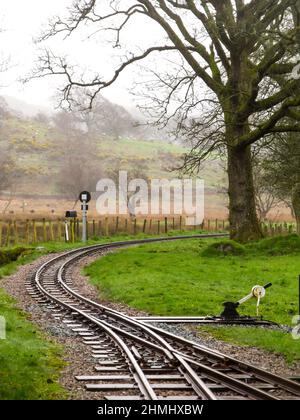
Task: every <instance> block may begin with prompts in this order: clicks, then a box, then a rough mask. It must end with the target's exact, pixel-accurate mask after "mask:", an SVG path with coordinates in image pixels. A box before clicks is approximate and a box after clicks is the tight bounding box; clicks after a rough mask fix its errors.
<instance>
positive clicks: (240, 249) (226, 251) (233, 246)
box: [201, 239, 246, 257]
mask: <svg viewBox="0 0 300 420" xmlns="http://www.w3.org/2000/svg"><path fill="white" fill-rule="evenodd" d="M245 252H246V249H245V247H244V246H243V245H241V244H239V243H238V242H235V241H232V240H230V239H228V240H223V241H218V242H214V243H213V244H211V245H209V246H208V247H206V248H205V249H204V250H203V251H202V252H201V255H202V256H203V257H219V256H227V255H244V254H245Z"/></svg>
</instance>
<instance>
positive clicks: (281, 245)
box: [247, 233, 300, 255]
mask: <svg viewBox="0 0 300 420" xmlns="http://www.w3.org/2000/svg"><path fill="white" fill-rule="evenodd" d="M247 248H248V249H249V251H250V252H251V251H252V252H254V253H257V252H259V253H263V254H267V255H287V254H291V253H295V252H300V237H299V236H298V235H297V234H295V233H293V234H291V235H286V236H275V237H273V238H266V239H262V240H260V241H258V242H252V243H250V244H248V245H247Z"/></svg>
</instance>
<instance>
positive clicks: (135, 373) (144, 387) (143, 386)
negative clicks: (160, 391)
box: [35, 259, 157, 400]
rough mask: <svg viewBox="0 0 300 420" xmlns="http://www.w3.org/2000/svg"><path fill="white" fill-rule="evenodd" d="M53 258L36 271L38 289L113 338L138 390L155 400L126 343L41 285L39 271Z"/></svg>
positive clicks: (153, 393)
mask: <svg viewBox="0 0 300 420" xmlns="http://www.w3.org/2000/svg"><path fill="white" fill-rule="evenodd" d="M54 260H55V259H54ZM54 260H51V261H49V262H48V263H45V264H44V265H43V266H42V267H41V270H39V271H38V272H37V273H36V276H35V283H36V285H37V287H38V288H39V290H40V291H41V292H42V293H43V294H44V295H46V296H47V297H48V298H49V299H50V300H51V301H55V302H56V303H57V304H58V305H60V306H63V307H65V308H66V309H67V310H71V311H73V312H76V313H78V315H81V316H82V317H84V318H85V319H87V320H89V321H90V322H92V323H94V324H96V325H97V326H98V327H100V328H101V329H103V330H104V331H105V332H106V333H107V334H108V335H109V336H110V337H111V338H112V339H113V340H114V342H115V343H116V344H117V345H118V347H119V348H120V349H121V350H123V351H124V352H125V354H126V356H127V357H128V359H129V360H130V362H131V365H132V369H133V376H135V377H137V383H138V386H139V388H140V391H141V392H142V393H143V395H144V396H145V398H146V399H150V400H157V396H156V394H155V392H154V391H153V389H152V387H151V385H150V383H149V382H148V380H147V378H146V377H145V375H144V373H143V371H142V369H141V368H140V366H139V364H138V362H137V360H136V359H135V357H134V355H133V353H132V352H131V350H130V349H129V347H128V346H127V345H126V343H125V342H124V341H123V340H122V339H121V338H120V337H119V336H118V335H117V334H116V333H115V332H114V331H113V330H112V329H111V328H110V327H109V326H108V325H105V323H103V322H102V321H100V320H98V319H96V318H94V317H92V316H90V315H88V314H87V313H85V312H83V311H81V310H80V309H78V308H76V307H75V306H73V305H69V304H67V303H65V302H63V301H62V300H60V299H58V298H56V297H55V296H53V295H51V293H49V292H48V291H47V290H46V289H45V288H44V287H43V286H42V285H41V283H40V279H39V276H40V273H41V271H43V270H44V269H45V268H46V267H47V266H48V265H49V263H50V262H53V261H54Z"/></svg>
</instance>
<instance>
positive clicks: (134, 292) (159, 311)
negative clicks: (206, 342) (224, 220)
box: [85, 235, 300, 361]
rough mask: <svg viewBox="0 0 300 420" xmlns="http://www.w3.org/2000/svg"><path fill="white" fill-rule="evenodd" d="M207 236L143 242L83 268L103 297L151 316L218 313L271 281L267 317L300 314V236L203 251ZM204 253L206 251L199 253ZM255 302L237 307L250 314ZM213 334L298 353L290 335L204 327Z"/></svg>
mask: <svg viewBox="0 0 300 420" xmlns="http://www.w3.org/2000/svg"><path fill="white" fill-rule="evenodd" d="M210 243H211V240H186V241H182V242H176V243H174V242H173V243H162V244H154V245H151V244H150V245H142V246H139V247H135V248H131V249H127V250H121V251H118V252H116V253H114V254H109V255H107V256H106V257H104V258H102V259H100V260H99V261H96V262H94V263H93V264H91V265H90V266H89V267H88V268H86V270H85V273H86V274H87V275H89V276H90V279H91V282H92V283H93V284H95V285H97V287H98V288H99V292H100V295H101V296H103V297H105V298H107V299H111V300H114V301H119V302H123V303H125V304H127V305H130V306H132V307H135V308H137V309H141V310H145V311H147V312H149V313H150V314H153V315H207V314H218V313H220V312H221V310H222V302H224V301H226V300H237V299H239V298H241V297H243V296H245V295H246V294H248V293H249V292H250V290H251V288H252V286H253V285H255V284H265V283H268V282H272V283H273V287H272V288H270V289H268V290H267V296H266V297H265V299H264V300H262V303H261V307H260V313H261V314H262V315H263V316H264V318H265V319H269V320H272V321H275V322H278V323H281V324H286V325H291V320H292V317H293V316H294V315H295V314H296V313H297V311H298V308H297V302H298V296H297V293H298V275H299V256H300V239H299V238H298V237H297V236H296V235H293V236H290V237H286V238H284V237H283V238H272V239H266V240H263V241H261V242H260V243H257V244H251V245H248V246H246V247H245V248H244V252H243V253H242V255H237V256H234V255H227V256H222V255H215V254H214V253H213V252H211V250H209V252H207V251H206V252H203V251H204V250H205V249H206V248H207V246H208V245H209V244H210ZM202 253H204V254H206V255H207V256H203V255H202ZM255 306H256V303H255V301H254V300H252V301H251V302H247V303H245V304H244V305H243V306H241V308H240V313H241V314H248V315H255V313H256V307H255ZM205 330H206V331H209V332H210V333H211V334H213V335H215V336H217V337H219V338H223V339H224V340H228V341H232V342H236V343H237V342H238V343H239V344H244V345H253V346H261V347H263V348H265V349H268V350H271V351H277V352H280V353H282V354H284V355H285V357H286V358H287V360H288V361H292V360H296V359H300V340H294V339H293V338H292V336H291V335H290V334H288V333H283V332H277V331H276V332H274V331H263V330H257V329H253V330H250V329H249V328H247V329H246V328H209V329H207V328H206V329H205Z"/></svg>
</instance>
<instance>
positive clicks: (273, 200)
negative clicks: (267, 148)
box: [253, 162, 282, 221]
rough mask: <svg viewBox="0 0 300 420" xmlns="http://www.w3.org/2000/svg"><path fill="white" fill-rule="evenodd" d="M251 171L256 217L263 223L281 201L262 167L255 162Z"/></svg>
mask: <svg viewBox="0 0 300 420" xmlns="http://www.w3.org/2000/svg"><path fill="white" fill-rule="evenodd" d="M253 169H254V170H253V174H254V188H255V200H256V210H257V215H258V218H259V220H260V221H265V220H266V219H267V216H268V214H269V213H270V211H271V210H273V209H274V208H276V207H277V206H278V205H279V204H280V203H282V199H280V198H279V197H278V194H277V193H276V189H275V187H274V185H273V184H272V182H270V178H269V174H268V172H266V170H265V169H264V167H263V165H262V164H261V163H260V162H255V163H254V168H253Z"/></svg>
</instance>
